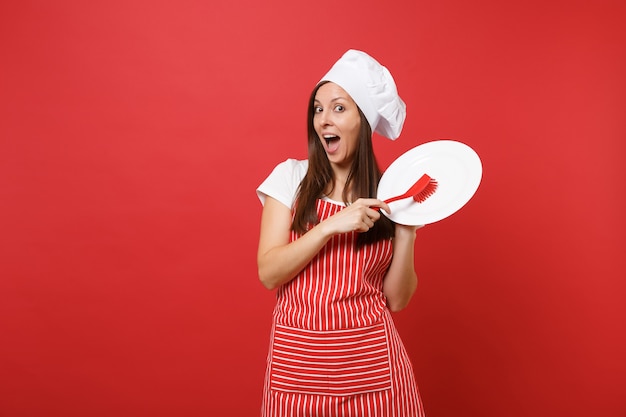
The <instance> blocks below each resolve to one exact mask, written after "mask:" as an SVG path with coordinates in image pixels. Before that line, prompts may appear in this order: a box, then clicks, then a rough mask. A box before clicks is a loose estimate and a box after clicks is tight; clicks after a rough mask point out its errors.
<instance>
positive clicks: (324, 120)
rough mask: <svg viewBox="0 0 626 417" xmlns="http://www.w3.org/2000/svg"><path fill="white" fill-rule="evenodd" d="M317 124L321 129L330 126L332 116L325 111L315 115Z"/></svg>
mask: <svg viewBox="0 0 626 417" xmlns="http://www.w3.org/2000/svg"><path fill="white" fill-rule="evenodd" d="M317 122H318V123H319V125H320V126H322V127H324V126H329V125H331V124H332V116H331V114H330V112H328V111H326V110H322V111H321V112H319V113H317Z"/></svg>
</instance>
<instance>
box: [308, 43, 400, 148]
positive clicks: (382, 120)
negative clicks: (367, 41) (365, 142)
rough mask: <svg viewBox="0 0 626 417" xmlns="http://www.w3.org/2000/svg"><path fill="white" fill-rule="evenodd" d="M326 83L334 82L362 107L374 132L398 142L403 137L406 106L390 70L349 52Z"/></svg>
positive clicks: (352, 51)
mask: <svg viewBox="0 0 626 417" xmlns="http://www.w3.org/2000/svg"><path fill="white" fill-rule="evenodd" d="M322 81H331V82H333V83H335V84H337V85H338V86H340V87H341V88H343V89H344V90H346V92H347V93H348V94H350V96H351V97H352V99H353V100H354V101H355V103H356V104H357V105H358V106H359V108H360V109H361V111H362V112H363V114H364V115H365V118H366V119H367V121H368V122H369V124H370V127H371V129H372V132H376V133H378V134H380V135H382V136H384V137H386V138H388V139H391V140H395V139H397V138H398V136H400V132H401V131H402V126H403V125H404V119H405V118H406V104H405V103H404V101H402V99H401V98H400V96H399V95H398V90H397V88H396V83H395V81H394V80H393V77H392V76H391V73H390V72H389V70H387V68H385V67H384V66H382V65H381V64H380V63H378V61H376V60H375V59H374V58H372V57H371V56H369V55H368V54H366V53H365V52H361V51H357V50H354V49H350V50H348V51H347V52H346V53H345V54H344V55H343V56H342V57H341V58H339V60H338V61H337V62H335V64H334V65H333V66H332V68H331V69H330V71H328V73H327V74H326V75H325V76H324V77H322V79H321V80H320V82H322Z"/></svg>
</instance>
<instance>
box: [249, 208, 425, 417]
mask: <svg viewBox="0 0 626 417" xmlns="http://www.w3.org/2000/svg"><path fill="white" fill-rule="evenodd" d="M341 209H343V206H341V205H338V204H335V203H332V202H329V201H324V200H318V202H317V212H318V216H319V218H320V220H324V219H325V218H327V217H329V216H332V215H333V214H335V213H336V212H338V211H339V210H341ZM356 236H357V235H356V233H348V234H342V235H336V236H334V237H333V238H332V239H331V240H330V241H329V242H328V243H327V244H326V245H325V246H324V248H322V250H321V251H320V252H319V254H318V255H316V256H315V257H314V258H313V259H312V260H311V262H310V263H309V264H308V265H307V266H306V267H305V268H304V269H303V270H302V271H301V272H300V274H299V275H298V276H297V277H296V278H294V279H293V280H292V281H290V282H289V283H287V284H285V285H283V286H281V287H280V288H279V289H278V291H277V304H276V308H275V310H274V324H273V327H272V334H271V343H270V350H269V354H268V365H267V373H266V378H265V388H264V393H263V406H262V413H261V414H262V416H264V417H303V416H307V417H348V416H354V417H357V416H358V417H366V416H377V417H422V416H423V409H422V405H421V400H420V398H419V393H418V390H417V386H416V384H415V378H414V374H413V368H412V366H411V363H410V361H409V358H408V356H407V354H406V351H405V349H404V346H403V344H402V341H401V340H400V337H399V335H398V333H397V332H396V328H395V326H394V324H393V320H392V318H391V315H390V313H389V310H388V309H387V306H386V300H385V297H384V295H383V292H382V286H383V277H384V276H385V273H386V271H387V268H388V267H389V264H390V263H391V257H392V252H393V251H392V243H391V241H389V240H386V241H381V242H377V243H375V244H371V245H365V246H364V247H362V248H358V249H357V248H356V245H355V243H356ZM297 238H298V236H297V235H296V234H295V233H292V236H291V239H292V241H293V240H295V239H297Z"/></svg>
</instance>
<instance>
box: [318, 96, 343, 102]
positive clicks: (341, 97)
mask: <svg viewBox="0 0 626 417" xmlns="http://www.w3.org/2000/svg"><path fill="white" fill-rule="evenodd" d="M337 100H345V101H348V98H347V97H343V96H339V97H335V98H334V99H332V100H330V102H331V103H332V102H333V101H337ZM319 102H320V101H319V100H318V99H315V103H319Z"/></svg>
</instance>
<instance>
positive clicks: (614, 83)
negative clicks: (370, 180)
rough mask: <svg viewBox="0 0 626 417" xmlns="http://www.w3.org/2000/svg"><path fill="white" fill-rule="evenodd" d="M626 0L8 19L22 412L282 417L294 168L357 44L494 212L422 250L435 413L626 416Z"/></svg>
mask: <svg viewBox="0 0 626 417" xmlns="http://www.w3.org/2000/svg"><path fill="white" fill-rule="evenodd" d="M625 11H626V10H625V7H624V6H623V2H620V1H602V0H601V1H595V2H588V1H568V2H558V1H548V2H545V1H535V0H532V1H527V2H515V3H510V2H502V1H496V0H482V1H476V2H465V1H460V0H443V1H437V2H430V1H428V2H427V1H417V2H415V1H408V0H407V1H398V2H392V3H389V2H388V3H384V2H383V3H381V2H380V1H369V0H365V1H363V0H359V1H356V0H347V1H345V2H324V1H323V2H316V3H306V2H293V1H286V0H284V1H274V2H269V3H262V2H253V1H248V2H236V1H233V2H226V1H211V2H209V1H191V0H180V1H176V2H173V1H172V2H167V1H141V0H128V1H106V2H104V1H89V2H84V1H68V0H61V1H56V2H48V1H35V0H31V1H28V0H26V1H19V2H17V1H15V2H2V4H1V5H0V57H1V60H0V61H1V62H0V70H1V73H0V96H1V100H0V236H1V239H0V274H1V277H0V338H1V341H0V415H1V416H9V417H16V416H64V417H70V416H143V415H146V416H147V415H149V416H173V415H176V416H205V415H232V416H253V415H258V410H259V404H260V398H261V389H262V382H263V373H264V366H265V355H266V349H267V343H268V336H269V327H270V316H271V309H272V306H273V297H274V295H273V293H271V292H268V291H266V290H264V289H263V288H262V287H261V285H260V284H259V283H258V280H257V276H256V261H255V256H256V244H257V239H258V224H259V216H260V212H261V206H260V204H259V202H258V201H257V199H256V196H255V193H254V190H255V188H256V186H257V185H258V184H259V183H260V182H261V181H262V179H263V178H264V177H265V176H266V175H267V174H268V173H269V171H270V170H271V169H272V168H273V166H274V165H275V164H276V163H278V162H280V161H282V160H284V159H286V158H288V157H297V158H304V157H305V156H306V146H305V142H306V139H305V135H304V133H305V110H306V108H305V107H306V102H307V97H308V94H309V92H310V90H311V89H312V87H313V85H314V84H315V83H316V82H317V80H318V79H319V78H320V77H321V76H322V75H323V73H324V72H325V71H326V70H327V69H328V68H329V67H330V65H331V64H332V63H333V62H334V61H335V60H336V59H337V58H338V57H339V56H340V55H341V54H342V53H343V52H344V51H345V50H346V49H348V48H358V49H363V50H366V51H368V52H370V53H371V54H372V55H374V56H375V57H377V58H378V59H379V60H380V61H382V62H383V63H385V65H387V66H388V67H389V68H390V69H391V71H392V72H393V74H394V76H395V78H396V81H397V82H398V85H399V89H400V93H401V95H402V97H403V98H404V100H405V101H406V102H407V105H408V120H407V122H406V128H405V131H404V133H403V135H402V137H401V139H399V140H398V141H396V142H393V143H392V142H389V141H385V140H383V139H381V138H375V146H376V149H377V152H378V155H379V161H380V163H381V165H382V166H383V167H386V166H387V165H388V164H389V163H391V161H393V159H394V158H395V157H397V156H399V155H400V154H401V153H402V152H404V151H406V150H408V149H410V148H412V147H414V146H416V145H418V144H420V143H423V142H426V141H430V140H434V139H444V138H445V139H456V140H460V141H463V142H465V143H468V144H469V145H470V146H472V147H473V148H474V149H475V150H476V151H477V152H478V153H479V155H480V156H481V158H482V160H483V164H484V177H483V181H482V183H481V186H480V189H479V190H478V193H477V194H476V195H475V197H474V199H472V200H471V201H470V202H469V204H468V205H467V206H466V207H465V208H464V209H463V210H461V211H460V212H458V213H456V214H455V215H453V216H452V217H450V218H448V219H446V220H444V221H442V222H439V223H435V224H433V225H430V226H428V227H426V228H424V229H422V230H420V231H419V238H418V243H417V248H416V251H417V269H418V272H419V276H420V285H419V289H418V292H417V294H416V296H415V298H414V300H413V302H412V304H411V305H410V307H409V308H408V309H406V310H405V311H403V312H401V313H399V314H397V315H396V316H395V317H396V320H397V323H398V328H399V330H400V333H401V334H402V336H403V338H404V340H405V343H406V346H407V349H408V350H409V353H410V356H411V357H412V359H413V362H414V365H415V371H416V376H417V380H418V383H419V386H420V389H421V393H422V396H423V400H424V403H425V406H426V410H427V413H428V415H429V416H438V417H440V416H461V415H463V416H481V417H490V416H493V417H496V416H497V417H500V416H529V415H533V416H555V415H568V416H587V415H594V416H624V415H626V397H625V396H624V388H625V387H626V369H625V368H626V361H625V360H624V353H625V348H626V340H625V339H626V338H625V335H624V333H625V332H624V329H625V328H626V323H625V317H626V308H625V306H624V304H625V303H624V292H625V291H626V283H625V282H624V278H625V276H626V274H625V273H624V270H625V267H626V263H625V259H624V258H625V257H624V248H625V247H626V245H625V243H626V239H625V237H624V236H625V232H626V228H625V224H624V213H625V212H626V210H625V208H626V207H625V203H624V198H623V193H624V190H625V186H624V183H625V182H624V181H625V180H626V178H625V174H624V167H623V165H622V164H623V160H624V156H626V152H625V145H624V139H625V138H626V135H625V134H626V124H625V122H624V120H625V118H624V115H625V110H626V94H625V93H626V88H625V87H626V86H625V80H626V77H625V76H624V74H626V56H625V51H626V43H625V42H624V40H625V39H626V33H625V30H624V29H623V19H624V17H625Z"/></svg>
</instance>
